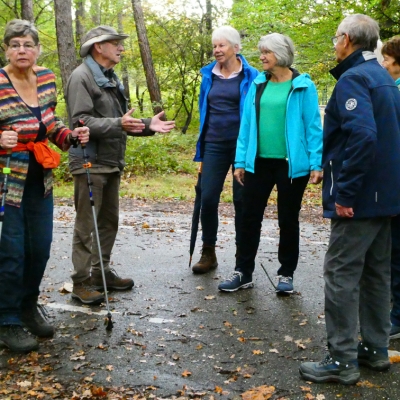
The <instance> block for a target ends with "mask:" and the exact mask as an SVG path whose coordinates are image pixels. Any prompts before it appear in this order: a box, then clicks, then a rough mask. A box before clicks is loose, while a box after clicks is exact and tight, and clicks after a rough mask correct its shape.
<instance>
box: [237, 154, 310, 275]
mask: <svg viewBox="0 0 400 400" xmlns="http://www.w3.org/2000/svg"><path fill="white" fill-rule="evenodd" d="M288 168H289V166H288V163H287V161H286V160H283V159H274V158H259V159H257V160H256V163H255V169H254V173H251V172H246V173H245V177H244V190H243V215H242V225H241V228H240V234H241V238H243V240H241V241H240V242H239V246H238V254H237V258H236V268H235V270H236V271H240V272H242V273H243V274H245V275H251V274H252V273H253V271H254V266H255V258H256V255H257V250H258V245H259V243H260V234H261V225H262V220H263V217H264V210H265V207H266V205H267V202H268V198H269V196H270V194H271V191H272V189H273V187H274V186H275V185H276V186H277V190H278V223H279V229H280V235H279V250H278V260H279V263H280V264H281V267H280V268H279V270H278V275H282V276H290V277H293V273H294V271H295V270H296V267H297V262H298V259H299V241H300V228H299V212H300V209H301V201H302V198H303V194H304V190H305V188H306V186H307V183H308V180H309V177H310V175H305V176H302V177H299V178H295V179H290V178H288Z"/></svg>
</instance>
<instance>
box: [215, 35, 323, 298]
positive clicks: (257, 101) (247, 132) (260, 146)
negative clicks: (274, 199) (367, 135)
mask: <svg viewBox="0 0 400 400" xmlns="http://www.w3.org/2000/svg"><path fill="white" fill-rule="evenodd" d="M258 48H259V50H260V52H261V55H260V60H261V62H262V64H263V69H264V71H265V73H263V74H260V75H259V76H258V77H257V78H256V79H255V81H254V83H253V85H252V86H251V88H250V91H249V94H248V96H247V98H246V102H245V105H244V111H243V117H242V121H241V124H240V132H239V138H238V142H237V149H236V158H235V169H236V170H235V174H234V176H235V178H236V180H237V181H238V182H239V183H240V185H242V186H243V188H244V191H243V215H242V221H243V222H242V224H241V226H240V238H246V239H245V240H240V242H239V244H238V253H237V257H236V267H235V272H234V273H233V275H232V277H230V278H229V279H227V280H226V281H224V282H222V283H221V284H220V285H219V286H218V289H220V290H222V291H227V292H231V291H235V290H238V289H245V288H250V287H253V281H252V274H253V271H254V265H255V262H254V261H255V257H256V254H257V250H258V245H259V242H260V233H261V225H262V220H263V215H264V210H265V207H266V205H267V201H268V198H269V196H270V193H271V191H272V189H273V187H274V186H275V185H276V186H277V190H278V223H279V228H280V240H279V249H278V260H279V263H280V264H281V266H280V268H279V269H278V277H279V282H278V285H277V292H278V293H286V294H289V293H293V273H294V271H295V269H296V267H297V262H298V258H299V237H300V231H299V212H300V208H301V201H302V198H303V194H304V190H305V188H306V186H307V183H308V181H309V180H311V183H314V184H316V183H319V182H320V181H321V180H322V168H321V155H322V127H321V117H320V114H319V108H318V95H317V91H316V89H315V85H314V83H313V82H312V81H311V79H310V77H309V75H307V74H299V73H298V72H297V71H296V70H295V69H293V68H291V65H292V63H293V59H294V45H293V42H292V40H291V39H290V38H289V37H287V36H284V35H281V34H279V33H272V34H270V35H267V36H263V37H262V38H261V39H260V42H259V44H258ZM310 177H311V179H310Z"/></svg>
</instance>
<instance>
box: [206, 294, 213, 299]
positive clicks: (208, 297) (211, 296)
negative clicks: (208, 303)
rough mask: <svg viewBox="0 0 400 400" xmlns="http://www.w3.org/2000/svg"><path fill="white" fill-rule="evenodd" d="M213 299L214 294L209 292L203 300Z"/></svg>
mask: <svg viewBox="0 0 400 400" xmlns="http://www.w3.org/2000/svg"><path fill="white" fill-rule="evenodd" d="M213 299H215V295H213V294H209V295H208V296H206V297H204V300H213Z"/></svg>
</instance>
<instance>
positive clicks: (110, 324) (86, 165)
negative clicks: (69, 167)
mask: <svg viewBox="0 0 400 400" xmlns="http://www.w3.org/2000/svg"><path fill="white" fill-rule="evenodd" d="M78 126H84V124H83V122H82V121H79V124H78ZM81 147H82V151H83V159H84V161H85V163H84V164H83V168H85V170H86V176H87V181H88V188H89V198H90V205H91V206H92V213H93V223H94V232H95V235H96V241H97V250H98V252H99V260H100V268H101V277H102V279H103V286H104V295H105V298H106V307H107V318H106V319H105V320H104V325H106V330H107V331H111V330H112V328H113V326H114V323H113V322H112V320H111V312H110V305H109V303H108V291H107V283H106V274H105V272H104V264H103V254H102V252H101V246H100V237H99V229H98V227H97V217H96V210H95V208H94V200H93V193H92V184H93V182H92V181H91V180H90V172H89V168H91V167H92V163H91V162H90V161H89V156H88V155H87V152H86V144H85V143H81Z"/></svg>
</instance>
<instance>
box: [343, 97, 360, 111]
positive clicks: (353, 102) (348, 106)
mask: <svg viewBox="0 0 400 400" xmlns="http://www.w3.org/2000/svg"><path fill="white" fill-rule="evenodd" d="M345 107H346V110H348V111H351V110H354V109H355V108H356V107H357V100H356V99H348V100H347V101H346V104H345Z"/></svg>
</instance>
